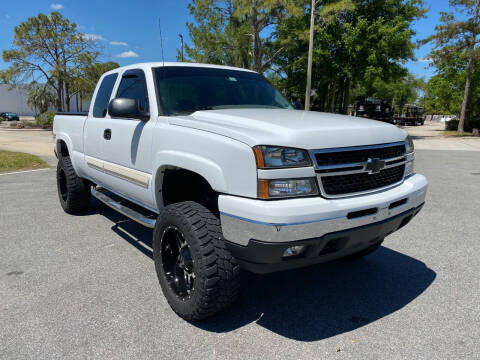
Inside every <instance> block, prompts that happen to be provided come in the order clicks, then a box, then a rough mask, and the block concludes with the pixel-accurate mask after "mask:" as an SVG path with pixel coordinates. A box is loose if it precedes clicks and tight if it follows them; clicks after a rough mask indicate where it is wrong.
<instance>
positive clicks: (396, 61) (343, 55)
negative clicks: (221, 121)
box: [272, 0, 425, 112]
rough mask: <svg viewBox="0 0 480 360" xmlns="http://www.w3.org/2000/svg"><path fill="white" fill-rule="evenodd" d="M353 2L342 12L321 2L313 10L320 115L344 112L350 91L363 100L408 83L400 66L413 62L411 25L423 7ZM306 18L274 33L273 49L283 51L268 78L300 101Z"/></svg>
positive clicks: (393, 0)
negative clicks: (283, 48)
mask: <svg viewBox="0 0 480 360" xmlns="http://www.w3.org/2000/svg"><path fill="white" fill-rule="evenodd" d="M351 2H352V4H351V5H350V6H344V7H343V8H342V6H338V4H337V2H335V1H323V2H322V4H323V8H322V7H320V8H319V9H317V10H316V12H317V13H316V15H315V16H316V24H317V25H316V32H315V40H314V41H315V42H314V53H313V77H312V86H313V88H314V89H315V93H316V98H315V99H314V103H315V106H316V108H317V109H319V110H322V111H325V110H327V111H336V110H337V111H343V112H345V111H346V107H347V106H348V104H349V103H350V93H351V89H354V90H353V95H354V96H355V97H358V98H361V97H365V96H371V95H374V94H377V93H381V92H384V90H382V88H384V87H385V84H393V83H395V82H398V81H401V80H402V79H407V78H406V76H407V70H406V69H405V68H404V67H403V63H405V62H406V61H407V60H409V59H413V58H414V54H413V50H414V49H415V47H416V45H415V44H414V43H413V42H412V37H413V35H414V34H415V33H414V31H413V30H412V28H411V24H412V22H413V21H414V20H415V19H418V18H419V17H422V16H423V15H424V13H425V9H424V8H423V2H422V1H420V0H418V1H417V0H410V1H403V0H382V1H360V0H352V1H351ZM341 3H343V1H342V2H340V4H341ZM330 8H331V9H336V10H337V12H333V13H332V12H331V11H330V10H329V9H330ZM309 16H310V15H309V14H308V13H305V14H304V15H303V17H302V18H301V19H296V18H290V19H288V20H287V21H285V22H283V23H282V24H280V26H278V28H277V30H276V39H277V40H276V44H277V47H281V46H285V48H286V49H285V51H283V52H282V53H281V54H280V55H279V57H278V58H277V59H276V61H275V65H274V69H275V70H276V71H275V74H274V75H273V76H272V78H273V81H274V82H275V83H276V85H277V86H279V87H281V88H282V89H283V90H284V91H285V92H286V93H287V95H288V96H290V97H297V98H303V96H304V95H303V92H304V88H305V80H304V79H305V77H306V67H307V48H308V36H307V32H308V18H309ZM407 80H408V79H407ZM390 92H394V91H393V90H391V91H390Z"/></svg>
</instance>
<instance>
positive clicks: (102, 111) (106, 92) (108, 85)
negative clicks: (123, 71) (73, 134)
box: [93, 74, 118, 118]
mask: <svg viewBox="0 0 480 360" xmlns="http://www.w3.org/2000/svg"><path fill="white" fill-rule="evenodd" d="M117 76H118V75H117V74H110V75H107V76H105V77H104V78H103V80H102V83H101V84H100V88H99V89H98V92H97V97H96V98H95V104H94V105H93V117H96V118H103V117H105V115H107V108H108V102H109V101H110V95H111V94H112V90H113V86H114V85H115V81H116V80H117Z"/></svg>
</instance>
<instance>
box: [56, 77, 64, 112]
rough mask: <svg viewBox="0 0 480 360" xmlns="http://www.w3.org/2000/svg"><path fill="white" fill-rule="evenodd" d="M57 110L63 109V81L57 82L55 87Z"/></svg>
mask: <svg viewBox="0 0 480 360" xmlns="http://www.w3.org/2000/svg"><path fill="white" fill-rule="evenodd" d="M57 111H63V83H62V82H61V81H59V82H58V87H57Z"/></svg>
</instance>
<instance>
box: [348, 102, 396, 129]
mask: <svg viewBox="0 0 480 360" xmlns="http://www.w3.org/2000/svg"><path fill="white" fill-rule="evenodd" d="M356 116H358V117H365V118H368V119H373V120H380V121H384V122H388V123H393V111H392V106H391V105H390V104H389V103H388V101H387V100H385V99H378V98H375V97H370V98H366V99H365V100H363V101H359V102H358V103H357V106H356Z"/></svg>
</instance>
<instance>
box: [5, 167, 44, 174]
mask: <svg viewBox="0 0 480 360" xmlns="http://www.w3.org/2000/svg"><path fill="white" fill-rule="evenodd" d="M51 169H52V168H45V169H34V170H23V171H13V172H7V173H3V174H0V176H4V175H14V174H23V173H29V172H36V171H45V170H51Z"/></svg>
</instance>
